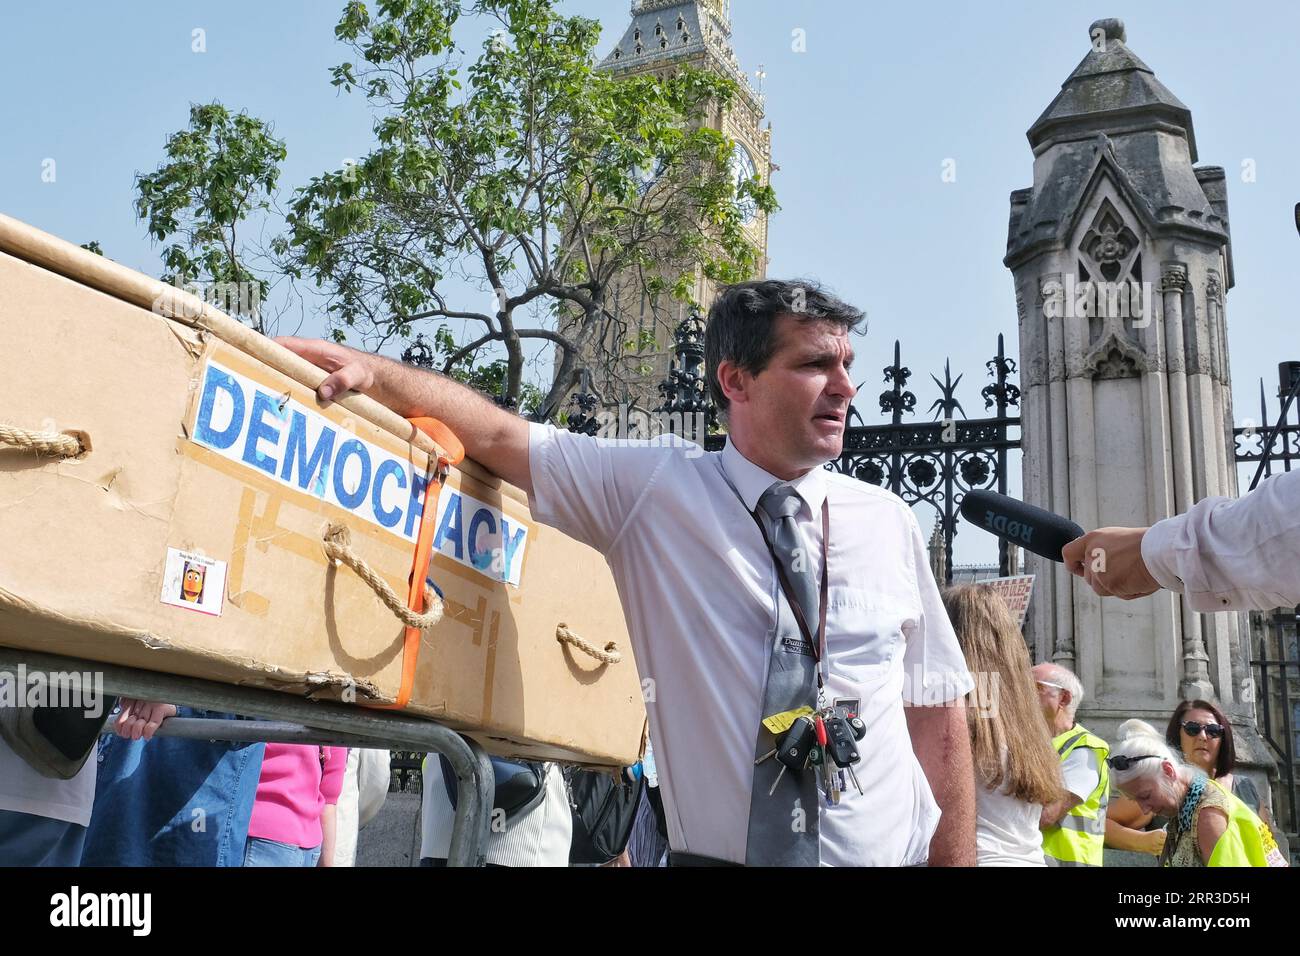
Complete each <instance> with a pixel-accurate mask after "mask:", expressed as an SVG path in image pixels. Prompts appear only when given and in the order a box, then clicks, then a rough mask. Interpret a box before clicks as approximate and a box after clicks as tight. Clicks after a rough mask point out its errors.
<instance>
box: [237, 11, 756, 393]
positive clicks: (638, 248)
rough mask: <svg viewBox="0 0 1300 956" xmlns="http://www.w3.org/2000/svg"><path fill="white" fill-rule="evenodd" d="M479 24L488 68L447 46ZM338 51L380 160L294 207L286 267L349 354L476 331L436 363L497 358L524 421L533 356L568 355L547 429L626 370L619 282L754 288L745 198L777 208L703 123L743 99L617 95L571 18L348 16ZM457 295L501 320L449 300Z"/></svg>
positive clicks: (682, 78) (669, 290)
mask: <svg viewBox="0 0 1300 956" xmlns="http://www.w3.org/2000/svg"><path fill="white" fill-rule="evenodd" d="M464 12H469V13H472V14H475V15H483V16H486V17H487V18H489V22H495V23H496V24H498V25H499V28H498V29H497V30H496V32H494V33H493V35H492V36H491V37H489V38H488V39H487V40H486V41H485V42H484V43H483V45H482V49H481V51H480V53H479V55H478V56H477V57H476V58H475V59H473V60H472V62H471V61H469V60H468V59H467V57H466V56H465V55H464V54H463V53H462V52H461V51H460V50H458V49H457V48H456V46H455V44H454V42H453V38H452V31H453V27H455V25H456V23H457V21H458V20H459V18H460V17H461V15H462V13H464ZM335 34H336V36H337V37H338V38H339V39H340V40H341V41H343V42H344V43H345V44H347V45H348V46H349V47H350V48H351V50H352V51H353V53H354V54H355V60H354V61H350V62H345V63H342V64H340V65H339V66H337V67H335V68H334V71H333V77H334V79H333V81H334V84H335V85H336V86H340V87H342V88H343V89H346V90H352V89H353V88H354V87H355V88H358V89H360V90H361V91H362V92H363V93H364V95H365V96H366V97H367V99H368V101H369V103H370V105H371V107H372V109H373V111H374V114H375V125H374V131H375V135H376V138H377V141H378V143H377V146H376V148H375V149H374V150H373V151H372V152H370V153H369V154H368V155H366V156H364V157H363V158H361V159H360V160H359V161H357V162H356V163H355V164H348V165H346V166H345V167H344V168H343V169H340V170H336V171H334V172H330V173H326V174H323V175H321V176H318V177H316V178H314V179H312V180H311V182H310V183H309V184H308V185H307V186H306V187H305V188H303V189H301V190H299V192H298V194H297V196H296V198H295V200H294V201H293V203H292V205H291V209H290V212H289V215H288V224H289V232H288V234H287V236H286V237H285V238H284V239H283V240H282V242H281V243H280V244H279V246H278V249H279V251H280V252H282V253H285V254H286V255H289V256H291V257H292V259H293V265H292V267H291V270H292V272H293V273H294V274H296V275H298V276H310V277H311V278H313V279H314V281H315V283H316V284H317V286H318V287H319V288H320V289H321V290H322V292H323V294H324V295H325V297H326V300H327V310H328V314H329V317H330V323H331V328H332V330H333V331H334V334H335V335H336V337H338V338H340V339H342V338H344V337H345V336H346V334H347V332H348V331H349V330H356V331H358V332H359V333H361V334H362V335H364V336H368V337H369V338H370V340H371V341H376V342H378V343H379V344H382V343H385V342H388V341H390V340H394V339H395V340H397V341H405V342H408V343H412V342H414V341H415V340H414V336H416V335H417V334H418V333H417V331H416V323H418V322H420V321H430V322H437V323H439V327H440V328H443V327H444V326H445V323H447V322H448V321H449V320H465V321H466V324H467V327H468V328H469V329H470V330H471V331H470V334H469V338H468V341H465V342H463V343H457V342H455V341H453V340H452V339H451V338H450V334H449V333H447V332H445V329H444V331H443V333H442V334H440V335H435V338H434V341H433V342H432V343H430V342H429V341H428V340H427V339H420V340H419V342H421V343H423V345H422V346H421V349H420V350H419V354H420V356H421V357H422V359H423V360H424V361H425V362H426V363H427V364H430V365H438V366H440V367H441V368H442V369H443V370H444V371H447V372H452V371H454V370H455V369H457V368H458V367H460V366H462V365H463V364H464V363H471V364H472V363H473V362H474V360H475V358H476V357H477V356H478V355H479V353H480V350H482V349H484V348H488V347H493V345H494V344H495V346H496V347H499V348H501V349H503V350H504V352H505V358H504V360H502V361H501V362H500V363H496V364H493V365H491V366H489V367H490V368H492V369H497V370H498V371H495V372H492V374H491V377H490V378H489V379H488V380H487V381H489V382H490V383H492V384H494V385H498V384H499V391H498V393H497V394H498V397H499V399H500V400H502V401H503V402H505V403H507V404H517V403H519V402H520V401H521V399H523V398H524V385H525V381H524V365H525V348H524V346H525V342H527V341H529V340H544V341H546V342H549V343H551V344H552V345H553V346H554V347H555V349H556V350H557V352H558V354H557V361H556V364H555V374H554V378H553V381H552V382H551V384H550V386H549V388H547V389H546V393H545V394H544V395H543V396H542V397H541V399H540V401H539V402H538V406H537V409H536V414H537V415H538V416H539V417H550V416H551V415H553V414H554V413H555V412H556V409H557V407H558V405H559V402H560V401H561V399H562V398H563V396H564V394H565V393H566V392H567V391H569V389H570V388H571V387H572V386H573V385H574V384H576V382H577V379H578V375H579V373H580V368H579V364H580V357H581V356H584V355H595V356H596V361H597V362H600V363H604V362H606V361H608V362H613V361H615V360H617V359H620V358H622V357H624V356H625V354H626V353H625V350H624V346H625V343H627V342H628V341H629V334H628V330H627V327H626V321H625V317H623V316H621V315H618V314H615V310H613V309H612V308H610V307H609V306H608V304H607V298H608V293H609V292H610V290H611V287H612V286H613V284H614V283H615V282H622V283H626V282H629V281H631V282H635V283H639V284H640V285H641V287H642V288H643V289H644V291H645V292H646V293H647V294H648V295H649V296H650V297H651V298H652V299H653V300H658V298H659V297H660V296H665V295H666V296H670V297H673V298H675V299H677V300H680V301H689V300H690V298H691V289H692V285H693V280H694V276H695V275H696V272H697V270H701V271H702V272H703V273H704V274H705V275H707V276H708V277H710V278H712V279H715V280H718V281H723V282H729V281H736V280H739V279H742V278H747V277H748V276H750V275H751V274H752V273H753V271H754V269H755V266H756V264H757V256H758V253H757V250H755V249H754V247H753V246H752V244H750V243H749V242H748V241H747V240H746V238H745V236H744V234H743V232H742V229H741V217H740V214H739V212H738V209H737V198H738V196H737V193H738V191H739V193H740V194H742V195H745V196H748V197H749V198H751V199H752V200H754V202H755V203H756V204H757V205H758V206H759V207H760V208H761V209H763V210H765V211H770V210H771V209H773V208H774V207H775V200H774V197H773V194H772V192H771V189H770V187H768V186H766V185H764V184H762V183H760V182H759V181H757V180H753V181H749V182H745V183H741V184H740V185H739V187H737V185H736V183H735V182H734V180H733V178H732V174H731V170H730V168H729V157H730V152H731V146H732V144H731V142H730V140H729V139H728V138H727V137H725V136H724V135H723V134H721V133H719V132H717V131H715V130H712V129H709V128H707V127H706V126H705V125H704V123H705V121H706V119H707V118H708V116H709V115H710V113H711V111H713V110H717V109H720V108H725V106H726V104H727V103H728V102H729V101H730V99H731V97H732V95H733V92H734V84H733V82H732V81H731V80H730V79H727V78H725V77H722V76H719V75H716V74H714V73H712V72H708V71H701V70H695V69H682V70H680V71H678V72H675V73H673V74H672V75H670V76H667V77H664V78H660V77H657V76H653V75H642V76H633V77H630V78H623V79H617V80H616V79H614V78H613V77H611V76H609V75H607V74H605V73H603V72H600V71H598V70H597V69H596V60H595V46H596V43H597V41H598V38H599V26H598V24H597V23H596V22H595V21H593V20H589V19H584V18H581V17H566V16H563V15H561V14H559V13H558V12H557V11H556V10H555V0H476V2H472V3H467V4H463V3H461V2H458V0H380V2H378V3H377V4H376V5H375V10H374V12H373V13H372V12H371V9H370V8H368V7H367V6H366V5H365V4H363V3H360V2H351V3H348V4H347V6H346V7H345V9H344V12H343V15H342V18H341V19H340V21H339V23H338V25H337V27H336V28H335ZM647 171H652V172H653V174H654V175H653V176H647V175H646V172H647ZM651 179H653V181H652V182H651V181H650V180H651ZM231 258H232V259H233V258H234V257H233V253H232V255H231ZM453 277H454V278H461V279H465V278H468V279H470V280H472V281H473V282H476V283H477V284H478V285H480V286H481V287H482V288H483V290H484V298H485V299H487V298H488V297H489V295H494V296H495V308H488V309H475V308H473V307H470V306H467V305H466V304H465V303H463V302H452V301H449V300H448V298H447V296H446V295H445V294H444V290H445V289H446V287H447V285H448V279H449V278H453ZM530 320H531V321H532V323H533V324H531V325H529V324H526V323H528V322H529V321H530ZM409 351H410V350H409V349H408V352H409ZM497 377H499V383H497Z"/></svg>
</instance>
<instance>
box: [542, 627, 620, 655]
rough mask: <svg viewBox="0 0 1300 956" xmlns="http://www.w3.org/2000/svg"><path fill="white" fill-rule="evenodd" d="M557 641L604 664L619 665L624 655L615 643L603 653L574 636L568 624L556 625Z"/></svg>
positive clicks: (609, 645)
mask: <svg viewBox="0 0 1300 956" xmlns="http://www.w3.org/2000/svg"><path fill="white" fill-rule="evenodd" d="M555 639H556V640H557V641H559V642H560V643H561V644H570V645H572V646H573V647H576V648H577V649H578V650H580V651H582V652H583V653H584V654H587V655H588V656H590V657H594V658H595V659H596V660H598V661H600V662H602V663H604V664H617V663H618V662H619V661H621V660H622V659H623V654H622V653H621V652H620V651H619V649H618V645H617V644H615V643H614V642H613V641H610V642H609V643H608V644H606V645H605V649H604V650H603V651H602V650H601V649H600V648H599V647H597V646H596V645H595V644H593V643H591V642H590V641H588V640H585V639H584V638H581V637H579V636H578V635H577V634H574V633H573V632H572V631H571V630H569V625H567V624H557V625H555Z"/></svg>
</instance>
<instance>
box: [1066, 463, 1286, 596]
mask: <svg viewBox="0 0 1300 956" xmlns="http://www.w3.org/2000/svg"><path fill="white" fill-rule="evenodd" d="M1297 533H1300V471H1292V472H1287V473H1286V474H1282V475H1278V476H1276V477H1273V478H1270V479H1268V480H1267V481H1265V482H1264V483H1263V484H1261V485H1260V486H1259V487H1258V488H1256V489H1255V490H1254V491H1252V492H1250V493H1249V494H1247V495H1245V496H1244V497H1242V498H1238V499H1235V500H1233V499H1228V498H1205V499H1203V500H1201V501H1198V502H1197V503H1196V504H1195V505H1193V506H1192V507H1191V508H1190V509H1189V510H1188V511H1187V513H1186V514H1182V515H1176V516H1174V517H1172V518H1166V519H1165V520H1164V521H1160V522H1157V523H1156V524H1155V525H1153V526H1152V527H1150V528H1100V529H1098V530H1096V531H1091V532H1089V533H1088V534H1086V535H1084V536H1083V537H1082V538H1078V539H1077V540H1075V541H1072V542H1070V543H1069V544H1068V545H1066V546H1065V548H1064V550H1063V551H1062V558H1063V559H1064V561H1065V564H1066V567H1068V568H1069V569H1070V571H1071V572H1073V573H1074V574H1076V575H1078V576H1079V577H1082V578H1084V579H1085V580H1086V581H1087V582H1088V584H1089V585H1090V586H1091V587H1092V589H1093V590H1094V591H1096V592H1097V593H1098V594H1101V595H1103V596H1114V597H1120V598H1126V599H1127V598H1135V597H1142V596H1144V595H1147V594H1150V593H1152V592H1153V591H1155V590H1156V589H1157V588H1160V587H1164V588H1168V589H1169V590H1171V591H1182V592H1184V593H1185V594H1186V595H1187V600H1188V603H1189V604H1190V605H1191V606H1192V608H1193V609H1194V610H1197V611H1205V612H1209V611H1228V610H1241V609H1245V608H1255V609H1259V610H1269V609H1271V608H1275V607H1289V606H1291V605H1294V604H1297V603H1300V561H1297V560H1296V559H1297V557H1300V547H1297V545H1296V541H1297Z"/></svg>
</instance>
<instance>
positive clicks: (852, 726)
mask: <svg viewBox="0 0 1300 956" xmlns="http://www.w3.org/2000/svg"><path fill="white" fill-rule="evenodd" d="M813 732H814V733H815V734H816V735H817V743H818V746H819V747H820V748H821V751H822V754H821V760H820V761H814V762H815V763H816V762H819V763H820V765H821V772H822V789H823V790H824V791H825V794H826V805H827V806H833V805H835V804H838V803H839V802H840V791H841V789H842V788H841V786H840V773H839V772H838V771H837V770H836V769H834V768H832V767H831V763H832V762H834V764H835V767H837V768H839V770H847V771H848V774H849V779H851V780H852V781H853V786H854V787H856V788H857V791H858V793H859V794H863V790H862V784H860V783H858V775H857V774H856V773H854V771H853V765H854V764H855V763H857V762H858V761H859V760H861V759H862V755H861V754H859V753H858V748H857V742H858V741H859V740H861V739H862V738H863V737H865V736H866V735H867V725H866V724H865V723H863V721H862V718H861V717H858V716H857V715H852V716H848V717H845V716H842V715H841V714H840V713H839V712H838V711H837V710H836V709H835V708H834V707H826V708H823V709H822V710H819V711H818V712H817V713H816V714H814V715H813Z"/></svg>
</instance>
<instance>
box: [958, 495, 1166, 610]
mask: <svg viewBox="0 0 1300 956" xmlns="http://www.w3.org/2000/svg"><path fill="white" fill-rule="evenodd" d="M961 515H962V517H963V518H965V519H966V520H967V521H969V522H970V523H971V524H973V525H975V526H976V527H978V528H983V529H984V530H985V531H988V532H989V533H991V534H995V535H997V536H998V537H1000V538H1004V539H1006V540H1007V541H1010V542H1011V543H1013V544H1018V545H1020V546H1021V547H1022V548H1025V549H1026V550H1028V551H1032V552H1034V553H1035V554H1039V555H1042V556H1043V557H1045V558H1050V559H1052V560H1053V561H1063V562H1064V563H1065V566H1066V567H1067V568H1068V569H1069V571H1070V573H1071V574H1074V575H1077V576H1078V577H1081V578H1083V579H1084V580H1085V581H1087V582H1088V585H1089V586H1090V587H1091V588H1092V589H1093V590H1094V591H1096V592H1097V593H1098V594H1100V595H1102V596H1103V597H1118V598H1123V599H1124V600H1132V599H1133V598H1139V597H1145V596H1146V595H1148V594H1151V593H1153V592H1155V591H1156V590H1158V589H1159V587H1160V585H1159V584H1158V583H1157V582H1156V579H1155V578H1153V577H1152V576H1151V572H1150V571H1148V570H1147V566H1146V563H1145V562H1144V561H1143V560H1142V536H1143V535H1144V534H1146V531H1147V529H1146V528H1099V529H1097V530H1096V531H1089V532H1088V533H1086V534H1085V533H1084V530H1083V528H1081V527H1079V526H1078V525H1077V524H1075V523H1074V522H1073V521H1071V520H1070V519H1069V518H1063V517H1061V516H1060V515H1057V514H1053V513H1052V512H1050V511H1045V510H1044V509H1042V508H1037V507H1035V506H1033V505H1030V504H1026V503H1025V502H1023V501H1017V500H1016V499H1015V498H1009V497H1007V496H1006V495H1000V494H997V493H996V492H992V491H983V490H976V491H970V492H967V494H966V496H965V497H964V498H963V499H962V502H961Z"/></svg>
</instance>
